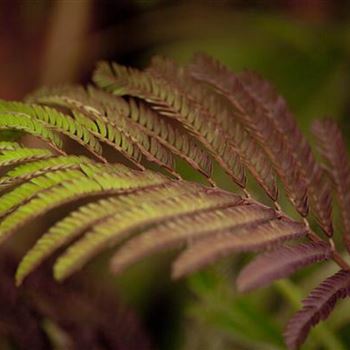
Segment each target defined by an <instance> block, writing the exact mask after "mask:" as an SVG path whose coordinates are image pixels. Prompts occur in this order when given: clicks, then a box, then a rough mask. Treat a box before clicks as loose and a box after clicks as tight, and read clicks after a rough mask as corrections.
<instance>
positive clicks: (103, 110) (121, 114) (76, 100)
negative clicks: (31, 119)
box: [30, 87, 178, 177]
mask: <svg viewBox="0 0 350 350" xmlns="http://www.w3.org/2000/svg"><path fill="white" fill-rule="evenodd" d="M97 97H99V98H100V100H97ZM30 100H34V101H37V102H39V103H44V104H51V105H52V104H53V105H58V106H63V107H66V108H69V109H71V110H72V111H73V115H74V116H75V118H76V119H77V120H80V121H81V122H82V123H84V124H85V125H89V129H90V131H91V132H92V133H93V134H94V135H95V136H96V137H97V138H99V139H100V140H101V141H103V142H106V143H108V144H109V145H110V146H112V147H114V148H115V149H117V150H118V151H120V152H121V153H122V154H123V155H124V156H126V157H127V158H128V159H130V160H132V161H133V162H134V163H135V164H136V165H138V164H139V162H140V156H141V154H140V151H141V152H142V154H144V155H145V157H146V158H147V159H148V160H149V161H151V162H154V163H156V164H158V165H160V166H163V167H165V168H166V169H167V170H168V171H170V172H171V173H172V174H174V175H175V176H177V177H178V175H177V174H176V171H175V164H174V159H173V157H172V154H171V153H170V152H168V151H167V150H166V149H164V147H163V146H162V145H161V144H160V143H159V140H157V139H156V138H155V137H154V136H153V135H150V134H148V133H145V132H143V131H144V130H142V129H141V128H140V126H139V125H138V124H137V123H135V122H134V121H133V120H131V118H128V114H130V108H129V105H128V104H127V103H126V101H124V100H123V99H122V98H120V97H116V96H113V95H109V94H107V93H105V92H104V91H98V90H96V89H93V88H89V89H88V90H84V89H82V88H81V87H70V88H69V87H63V88H55V89H52V90H48V89H45V90H43V91H39V92H38V93H37V94H35V95H32V96H30Z"/></svg>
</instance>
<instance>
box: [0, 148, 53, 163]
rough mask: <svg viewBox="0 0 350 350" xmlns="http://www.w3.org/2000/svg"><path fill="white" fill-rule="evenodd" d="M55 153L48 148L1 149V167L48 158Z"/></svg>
mask: <svg viewBox="0 0 350 350" xmlns="http://www.w3.org/2000/svg"><path fill="white" fill-rule="evenodd" d="M52 156H53V154H52V153H51V152H50V151H49V150H47V149H40V148H37V149H36V148H19V149H15V150H13V149H12V150H1V151H0V167H5V166H9V165H18V164H21V163H26V162H31V161H35V160H40V159H48V158H50V157H52Z"/></svg>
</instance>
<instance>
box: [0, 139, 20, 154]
mask: <svg viewBox="0 0 350 350" xmlns="http://www.w3.org/2000/svg"><path fill="white" fill-rule="evenodd" d="M19 148H21V145H20V144H19V143H17V142H13V141H0V151H1V152H2V151H14V150H16V149H19Z"/></svg>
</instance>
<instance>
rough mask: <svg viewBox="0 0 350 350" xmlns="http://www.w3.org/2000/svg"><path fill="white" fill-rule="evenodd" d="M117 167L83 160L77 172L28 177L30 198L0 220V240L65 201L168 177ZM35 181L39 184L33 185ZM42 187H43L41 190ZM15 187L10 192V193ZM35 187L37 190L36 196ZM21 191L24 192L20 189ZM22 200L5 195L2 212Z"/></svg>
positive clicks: (117, 190)
mask: <svg viewBox="0 0 350 350" xmlns="http://www.w3.org/2000/svg"><path fill="white" fill-rule="evenodd" d="M118 168H119V169H120V168H122V166H119V165H118V166H115V167H114V169H113V170H114V171H113V172H111V171H110V170H111V169H104V168H103V167H102V168H100V169H99V168H97V167H94V166H88V165H83V164H82V165H81V169H82V171H80V172H79V171H74V170H71V171H63V172H55V173H52V174H48V175H47V176H44V177H38V178H36V179H33V180H31V183H33V184H35V185H34V191H33V190H32V188H31V187H30V190H31V195H30V198H31V199H29V200H28V201H27V203H24V204H22V205H21V206H20V207H19V208H17V209H16V210H15V211H13V212H12V213H10V214H8V215H7V216H6V217H5V218H4V219H3V220H2V222H1V223H0V240H3V239H5V238H7V237H8V236H9V235H10V234H11V233H12V232H14V231H15V230H16V229H17V228H18V227H20V226H23V225H24V224H26V223H27V222H28V221H29V220H31V219H33V218H37V217H39V216H41V215H44V214H45V213H47V212H48V211H49V210H52V209H53V208H56V207H58V206H60V205H62V204H64V203H67V202H70V201H76V200H77V199H80V198H85V197H89V196H93V195H102V194H105V195H108V194H113V193H123V192H129V191H132V190H136V189H138V188H142V187H143V186H146V185H151V184H157V183H162V182H165V181H167V180H166V178H164V177H162V176H158V175H156V174H154V173H147V174H146V173H138V174H135V173H132V172H131V171H129V172H127V173H126V174H125V171H124V173H123V171H121V172H118ZM121 170H122V169H121ZM62 177H63V179H62ZM39 180H40V181H39ZM64 180H66V181H64ZM31 183H29V185H31ZM38 183H39V186H38V185H36V184H38ZM25 185H26V184H23V185H21V186H19V187H20V188H23V186H25ZM43 187H45V189H44V190H43ZM17 189H18V188H16V189H15V190H13V191H12V192H10V193H9V195H10V194H11V193H13V192H14V191H16V190H17ZM38 191H40V193H39V194H38V195H37V196H35V194H36V193H37V192H38ZM22 193H23V194H22ZM20 194H22V195H23V196H26V193H25V192H23V191H22V192H20ZM6 195H7V194H5V195H4V197H5V196H6ZM22 202H23V199H22V198H19V197H15V196H13V195H12V196H11V197H10V198H7V200H6V202H1V213H7V212H8V211H9V208H10V209H12V208H14V207H15V206H16V205H18V204H20V203H22Z"/></svg>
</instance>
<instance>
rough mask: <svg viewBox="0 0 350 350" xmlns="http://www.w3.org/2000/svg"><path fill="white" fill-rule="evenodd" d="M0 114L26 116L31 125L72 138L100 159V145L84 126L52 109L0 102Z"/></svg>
mask: <svg viewBox="0 0 350 350" xmlns="http://www.w3.org/2000/svg"><path fill="white" fill-rule="evenodd" d="M0 114H1V115H2V114H5V115H6V114H8V115H10V114H17V115H18V114H20V115H24V116H27V117H28V118H29V119H30V120H31V121H32V122H33V123H35V122H37V121H40V122H41V123H42V124H43V125H44V126H45V127H47V128H48V129H53V130H55V131H57V132H60V133H62V134H64V135H66V136H68V137H70V138H72V139H73V140H75V141H77V142H78V143H80V144H81V145H83V146H84V147H86V148H87V149H88V150H89V151H90V152H91V153H92V154H94V155H95V156H96V157H98V158H101V153H102V148H101V145H100V143H99V142H98V141H97V140H96V138H95V137H94V136H93V135H92V134H91V133H90V132H89V130H88V129H87V128H86V127H85V125H83V124H80V123H78V122H77V121H76V120H74V119H73V118H71V117H70V116H68V115H64V114H63V113H61V112H59V111H57V110H55V109H53V108H49V107H42V106H38V105H29V104H25V103H21V102H9V101H0ZM102 159H103V158H102Z"/></svg>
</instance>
